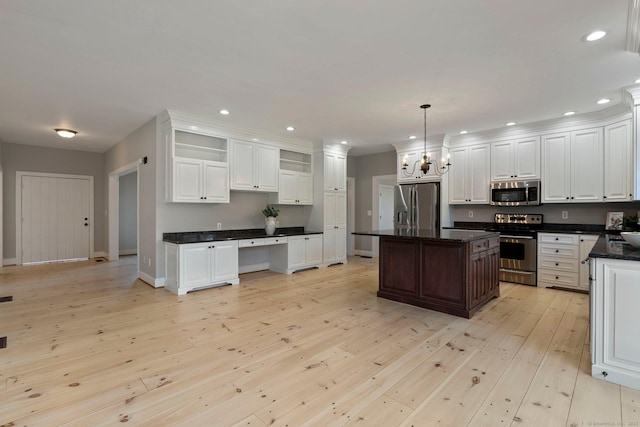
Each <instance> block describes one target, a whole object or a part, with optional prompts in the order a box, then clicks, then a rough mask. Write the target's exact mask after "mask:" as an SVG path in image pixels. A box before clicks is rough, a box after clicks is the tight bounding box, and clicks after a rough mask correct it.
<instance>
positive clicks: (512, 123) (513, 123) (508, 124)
mask: <svg viewBox="0 0 640 427" xmlns="http://www.w3.org/2000/svg"><path fill="white" fill-rule="evenodd" d="M515 124H516V122H509V123H507V126H513V125H515Z"/></svg>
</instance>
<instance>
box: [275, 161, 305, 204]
mask: <svg viewBox="0 0 640 427" xmlns="http://www.w3.org/2000/svg"><path fill="white" fill-rule="evenodd" d="M273 203H277V204H281V205H311V204H313V176H312V175H311V174H310V173H305V172H291V171H284V170H281V171H280V184H279V190H278V197H277V201H273Z"/></svg>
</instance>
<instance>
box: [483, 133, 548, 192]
mask: <svg viewBox="0 0 640 427" xmlns="http://www.w3.org/2000/svg"><path fill="white" fill-rule="evenodd" d="M513 179H518V180H529V179H540V137H537V136H535V137H531V138H521V139H516V140H511V141H503V142H494V143H493V144H491V180H492V181H507V180H513Z"/></svg>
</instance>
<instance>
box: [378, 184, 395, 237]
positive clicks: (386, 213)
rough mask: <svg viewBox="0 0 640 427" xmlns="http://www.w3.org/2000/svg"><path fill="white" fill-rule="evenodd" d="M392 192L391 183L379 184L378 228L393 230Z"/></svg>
mask: <svg viewBox="0 0 640 427" xmlns="http://www.w3.org/2000/svg"><path fill="white" fill-rule="evenodd" d="M393 192H394V188H393V186H392V185H384V184H381V185H380V197H379V198H378V228H379V229H380V230H393V208H394V204H393Z"/></svg>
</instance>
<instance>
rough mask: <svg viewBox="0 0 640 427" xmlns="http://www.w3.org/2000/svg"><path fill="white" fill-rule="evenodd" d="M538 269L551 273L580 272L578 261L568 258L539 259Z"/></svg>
mask: <svg viewBox="0 0 640 427" xmlns="http://www.w3.org/2000/svg"><path fill="white" fill-rule="evenodd" d="M538 268H539V269H545V270H551V271H571V272H577V271H578V261H577V260H569V259H566V258H558V257H555V256H554V257H551V256H543V257H540V258H538Z"/></svg>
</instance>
